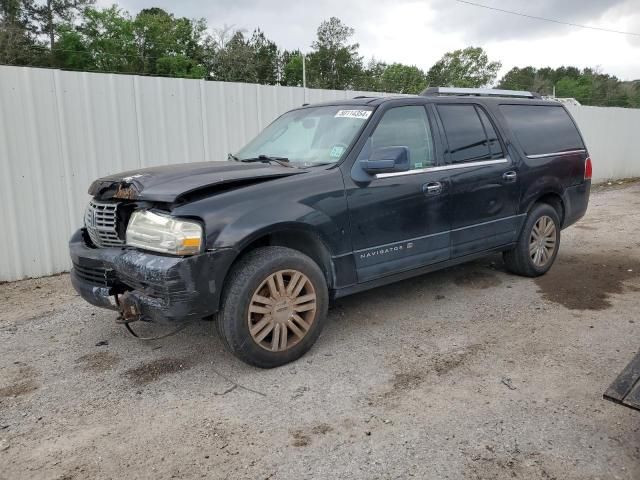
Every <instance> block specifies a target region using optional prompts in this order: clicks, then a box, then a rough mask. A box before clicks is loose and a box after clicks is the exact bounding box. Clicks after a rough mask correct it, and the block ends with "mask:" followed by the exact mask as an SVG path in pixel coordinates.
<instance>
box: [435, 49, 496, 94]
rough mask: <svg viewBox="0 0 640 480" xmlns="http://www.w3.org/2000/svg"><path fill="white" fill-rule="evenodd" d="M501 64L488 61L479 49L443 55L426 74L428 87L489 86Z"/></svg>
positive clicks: (483, 52) (456, 51)
mask: <svg viewBox="0 0 640 480" xmlns="http://www.w3.org/2000/svg"><path fill="white" fill-rule="evenodd" d="M501 66H502V64H501V63H500V62H492V61H489V57H488V56H487V54H486V53H485V51H484V50H483V49H482V48H480V47H467V48H465V49H464V50H455V51H453V52H448V53H445V54H444V56H443V57H442V58H441V59H440V60H438V61H437V62H436V63H435V64H434V65H433V66H432V67H431V68H430V69H429V72H428V73H427V79H428V82H429V85H431V86H438V87H471V88H474V87H475V88H478V87H485V86H487V85H489V84H491V83H492V82H493V81H494V80H495V78H496V75H497V74H498V70H500V67H501Z"/></svg>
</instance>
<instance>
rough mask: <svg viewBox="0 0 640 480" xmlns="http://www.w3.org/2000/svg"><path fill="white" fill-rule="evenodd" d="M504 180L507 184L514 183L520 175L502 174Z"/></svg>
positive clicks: (511, 172)
mask: <svg viewBox="0 0 640 480" xmlns="http://www.w3.org/2000/svg"><path fill="white" fill-rule="evenodd" d="M502 178H503V180H504V181H505V182H507V183H513V182H515V181H516V179H517V178H518V174H517V173H516V172H514V171H510V172H505V173H503V174H502Z"/></svg>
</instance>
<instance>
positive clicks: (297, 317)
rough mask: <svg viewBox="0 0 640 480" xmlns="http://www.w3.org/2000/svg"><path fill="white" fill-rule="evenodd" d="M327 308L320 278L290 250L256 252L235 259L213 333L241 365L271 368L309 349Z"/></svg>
mask: <svg viewBox="0 0 640 480" xmlns="http://www.w3.org/2000/svg"><path fill="white" fill-rule="evenodd" d="M328 303H329V295H328V289H327V283H326V280H325V277H324V275H323V273H322V271H321V270H320V268H319V267H318V265H317V264H316V263H315V262H314V261H313V260H311V259H310V258H309V257H307V256H306V255H304V254H302V253H300V252H298V251H297V250H293V249H290V248H285V247H264V248H258V249H256V250H253V251H251V252H249V253H248V254H247V255H246V256H245V257H243V258H242V259H240V260H239V262H238V263H237V264H236V265H235V266H234V267H233V269H232V271H231V273H230V275H229V278H228V280H227V284H226V285H225V290H224V294H223V298H222V305H221V310H220V312H219V313H218V331H219V333H220V337H221V338H222V340H223V342H224V343H225V345H226V346H227V347H228V349H229V350H230V351H231V352H232V353H233V354H234V355H236V356H237V357H238V358H240V359H241V360H243V361H244V362H246V363H249V364H251V365H255V366H257V367H261V368H272V367H277V366H279V365H283V364H285V363H289V362H292V361H294V360H296V359H298V358H299V357H301V356H302V355H304V354H305V353H306V352H307V351H308V350H309V349H310V348H311V347H312V345H313V344H314V343H315V341H316V339H317V338H318V336H319V335H320V331H321V330H322V327H323V324H324V321H325V318H326V315H327V307H328Z"/></svg>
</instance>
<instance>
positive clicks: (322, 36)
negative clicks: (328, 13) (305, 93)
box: [307, 17, 363, 90]
mask: <svg viewBox="0 0 640 480" xmlns="http://www.w3.org/2000/svg"><path fill="white" fill-rule="evenodd" d="M353 34H354V30H353V28H351V27H348V26H347V25H345V24H344V23H342V21H341V20H340V19H339V18H336V17H331V18H330V19H329V20H325V21H324V22H322V23H321V24H320V26H319V27H318V31H317V39H316V40H315V41H314V42H313V43H312V44H311V48H313V51H312V52H311V53H310V54H309V55H308V56H307V58H308V62H307V83H308V85H309V86H313V87H315V88H332V89H337V90H343V89H347V88H353V87H354V86H355V85H357V83H358V79H359V77H360V76H361V75H362V73H363V72H362V57H360V56H359V55H358V48H359V45H358V44H357V43H353V44H349V43H348V42H349V40H350V39H351V37H352V36H353Z"/></svg>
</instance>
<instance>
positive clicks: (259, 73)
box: [249, 28, 280, 85]
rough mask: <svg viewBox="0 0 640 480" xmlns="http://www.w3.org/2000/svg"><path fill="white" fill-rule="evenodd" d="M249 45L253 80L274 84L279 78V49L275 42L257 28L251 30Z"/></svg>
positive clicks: (264, 83)
mask: <svg viewBox="0 0 640 480" xmlns="http://www.w3.org/2000/svg"><path fill="white" fill-rule="evenodd" d="M249 46H250V48H251V49H252V50H253V63H254V69H255V73H254V74H255V77H254V79H253V80H254V81H255V82H256V83H260V84H263V85H275V84H276V83H278V80H279V78H280V51H279V50H278V46H277V45H276V43H275V42H273V41H271V40H269V39H268V38H267V37H265V35H264V33H263V32H262V30H260V29H259V28H258V29H256V30H254V31H253V34H252V35H251V39H250V40H249Z"/></svg>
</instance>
